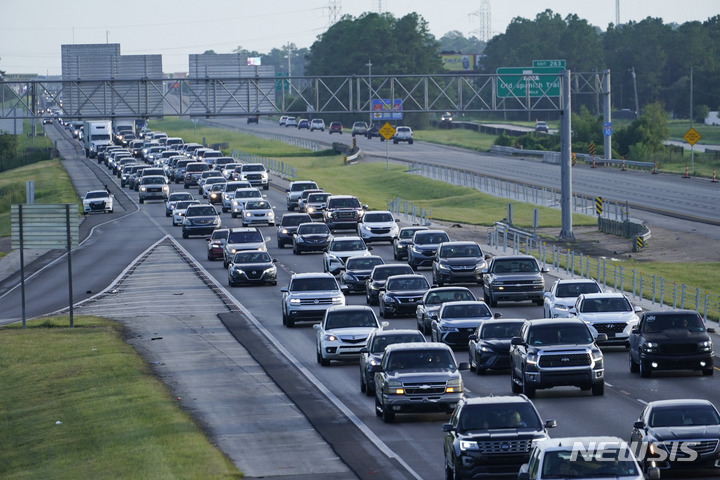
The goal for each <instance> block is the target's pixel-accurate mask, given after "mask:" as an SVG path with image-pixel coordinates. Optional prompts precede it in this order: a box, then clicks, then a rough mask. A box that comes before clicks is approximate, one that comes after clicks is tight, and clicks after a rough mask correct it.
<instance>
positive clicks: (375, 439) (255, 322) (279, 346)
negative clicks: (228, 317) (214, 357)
mask: <svg viewBox="0 0 720 480" xmlns="http://www.w3.org/2000/svg"><path fill="white" fill-rule="evenodd" d="M170 240H171V241H172V242H173V243H174V244H175V245H176V246H177V248H178V249H180V250H182V251H183V252H184V253H185V255H186V256H187V257H188V258H190V259H192V262H193V263H194V264H195V266H196V268H198V269H199V270H201V271H202V272H203V273H204V274H205V276H206V277H207V278H208V279H209V280H210V281H212V282H213V284H214V285H215V286H216V287H217V288H219V289H221V290H222V291H223V292H224V293H225V295H226V296H227V298H229V299H230V300H231V301H232V302H233V304H234V305H235V306H236V307H237V308H238V309H239V310H240V311H241V312H242V313H243V314H244V315H245V316H247V318H248V319H249V320H250V321H251V322H252V323H253V325H255V327H257V328H258V330H260V331H261V332H262V333H263V335H265V337H266V338H267V339H268V340H270V342H271V343H272V344H273V345H274V346H275V347H276V348H277V349H278V350H279V351H280V352H281V353H282V354H283V355H284V356H285V358H287V359H288V360H289V361H290V363H292V364H293V365H294V366H295V367H296V368H297V369H298V370H300V372H301V373H302V374H303V375H304V376H305V378H307V379H308V380H309V381H310V382H311V383H312V384H313V385H315V387H317V389H318V390H320V391H321V392H322V393H323V394H324V395H325V396H326V397H327V398H328V400H330V401H331V402H332V403H333V404H334V405H335V406H336V407H337V408H339V409H340V410H341V411H342V412H343V414H345V416H347V417H348V418H349V419H350V421H351V422H353V423H354V424H355V426H356V427H358V428H359V429H360V431H362V432H363V434H365V436H366V437H367V438H368V440H370V441H371V442H373V443H374V444H375V446H377V447H378V448H379V449H380V450H381V451H382V452H383V453H384V454H385V455H387V457H388V458H393V459H395V460H397V461H398V463H400V464H401V465H402V466H403V467H404V468H405V469H406V470H407V471H408V472H409V473H410V474H411V475H412V476H414V477H415V478H417V479H418V480H422V478H423V477H422V476H421V475H419V474H418V473H417V472H415V470H413V469H412V468H411V467H410V465H408V464H407V463H406V462H405V461H403V459H402V458H400V457H399V456H398V455H397V454H396V453H395V452H394V451H393V450H392V449H390V447H388V446H387V445H386V444H385V442H383V441H382V440H381V439H380V438H379V437H378V436H377V435H375V433H374V432H373V431H372V430H371V429H370V428H369V427H368V426H367V425H365V423H363V421H362V420H360V419H359V418H358V417H357V416H356V415H355V414H354V413H353V412H352V411H351V410H350V409H349V408H348V407H347V406H346V405H345V404H344V403H342V401H340V399H339V398H337V397H336V396H335V395H334V394H333V393H332V392H331V391H330V390H329V389H328V388H327V387H325V385H323V384H322V382H320V380H318V379H317V377H315V375H313V374H312V373H311V372H310V371H309V370H308V369H307V368H306V367H305V366H304V365H303V364H302V363H300V361H299V360H298V359H296V358H295V357H294V356H293V354H292V353H290V352H289V351H288V350H287V349H286V348H285V347H284V346H283V345H282V344H281V343H280V342H279V341H278V339H277V338H275V337H274V336H273V335H272V333H270V332H269V331H268V330H267V329H266V328H265V327H264V326H263V325H262V324H261V323H260V322H259V321H258V320H257V319H256V318H255V316H254V315H253V314H252V313H250V311H249V310H247V309H246V308H245V307H244V306H243V305H242V304H241V303H240V302H239V301H238V300H237V299H236V298H235V297H233V296H232V295H231V294H230V292H228V291H227V290H226V289H225V287H224V286H222V285H221V284H220V283H218V281H217V280H216V279H215V278H214V277H213V276H212V275H211V274H210V272H208V271H207V270H205V267H203V266H202V265H201V264H200V263H198V262H196V261H195V258H194V257H193V256H192V255H190V253H189V252H188V251H187V250H185V248H183V246H182V245H180V243H179V242H178V241H177V240H176V239H174V238H172V237H170Z"/></svg>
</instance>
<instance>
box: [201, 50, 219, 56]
mask: <svg viewBox="0 0 720 480" xmlns="http://www.w3.org/2000/svg"><path fill="white" fill-rule="evenodd" d="M203 55H217V53H215V50H205V51H204V52H203Z"/></svg>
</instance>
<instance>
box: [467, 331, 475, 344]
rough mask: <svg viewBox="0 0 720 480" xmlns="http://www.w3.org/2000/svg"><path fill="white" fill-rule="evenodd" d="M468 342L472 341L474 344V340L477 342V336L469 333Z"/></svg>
mask: <svg viewBox="0 0 720 480" xmlns="http://www.w3.org/2000/svg"><path fill="white" fill-rule="evenodd" d="M468 340H472V341H473V342H474V341H475V340H477V335H475V334H474V333H471V334H470V335H468Z"/></svg>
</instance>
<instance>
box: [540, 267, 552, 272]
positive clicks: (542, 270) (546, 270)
mask: <svg viewBox="0 0 720 480" xmlns="http://www.w3.org/2000/svg"><path fill="white" fill-rule="evenodd" d="M540 273H550V269H549V268H548V267H542V268H541V269H540Z"/></svg>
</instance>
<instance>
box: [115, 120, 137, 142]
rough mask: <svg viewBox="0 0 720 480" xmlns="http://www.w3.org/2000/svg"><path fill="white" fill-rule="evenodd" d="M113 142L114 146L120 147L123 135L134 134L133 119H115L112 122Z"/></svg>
mask: <svg viewBox="0 0 720 480" xmlns="http://www.w3.org/2000/svg"><path fill="white" fill-rule="evenodd" d="M113 127H114V128H113V141H114V142H115V145H122V143H123V142H122V141H123V135H125V134H126V133H132V134H133V135H134V134H135V120H134V119H125V118H123V119H116V120H115V121H114V122H113Z"/></svg>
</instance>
